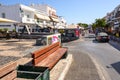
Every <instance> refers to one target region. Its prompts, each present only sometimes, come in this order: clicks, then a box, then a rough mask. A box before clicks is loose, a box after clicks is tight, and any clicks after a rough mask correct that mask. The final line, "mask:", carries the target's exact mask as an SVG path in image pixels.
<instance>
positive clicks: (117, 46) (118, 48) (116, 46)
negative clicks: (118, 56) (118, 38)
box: [109, 41, 120, 51]
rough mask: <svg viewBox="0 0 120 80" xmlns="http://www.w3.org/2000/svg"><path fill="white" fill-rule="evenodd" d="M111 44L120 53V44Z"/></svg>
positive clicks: (110, 42)
mask: <svg viewBox="0 0 120 80" xmlns="http://www.w3.org/2000/svg"><path fill="white" fill-rule="evenodd" d="M109 44H110V45H111V46H113V47H114V48H116V49H117V50H119V51H120V43H117V42H114V41H109Z"/></svg>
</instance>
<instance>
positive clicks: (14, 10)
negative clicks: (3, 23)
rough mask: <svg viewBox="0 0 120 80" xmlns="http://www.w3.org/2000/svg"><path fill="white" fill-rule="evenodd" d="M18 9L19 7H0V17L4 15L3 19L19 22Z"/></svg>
mask: <svg viewBox="0 0 120 80" xmlns="http://www.w3.org/2000/svg"><path fill="white" fill-rule="evenodd" d="M19 10H20V7H19V5H10V6H6V5H5V6H0V17H2V13H5V18H8V19H12V20H16V21H20V20H21V18H20V12H19Z"/></svg>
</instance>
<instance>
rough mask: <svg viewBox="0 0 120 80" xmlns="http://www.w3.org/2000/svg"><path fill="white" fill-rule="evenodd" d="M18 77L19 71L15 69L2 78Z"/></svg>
mask: <svg viewBox="0 0 120 80" xmlns="http://www.w3.org/2000/svg"><path fill="white" fill-rule="evenodd" d="M16 77H17V71H16V70H14V71H12V72H10V73H9V74H7V75H5V76H4V77H2V78H1V79H0V80H13V79H15V78H16Z"/></svg>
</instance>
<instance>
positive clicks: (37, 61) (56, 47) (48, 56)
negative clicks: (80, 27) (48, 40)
mask: <svg viewBox="0 0 120 80" xmlns="http://www.w3.org/2000/svg"><path fill="white" fill-rule="evenodd" d="M65 55H67V48H62V47H61V45H60V42H56V43H54V44H51V45H49V46H46V47H44V48H42V49H39V50H37V51H35V52H33V53H32V58H33V61H32V64H33V65H34V66H43V67H49V69H52V68H53V67H54V65H55V64H56V63H57V62H58V61H59V60H60V59H61V58H62V57H63V56H65Z"/></svg>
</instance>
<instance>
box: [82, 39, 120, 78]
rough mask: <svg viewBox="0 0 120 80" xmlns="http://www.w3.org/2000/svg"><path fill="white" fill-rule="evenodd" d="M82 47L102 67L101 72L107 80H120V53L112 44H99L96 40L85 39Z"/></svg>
mask: <svg viewBox="0 0 120 80" xmlns="http://www.w3.org/2000/svg"><path fill="white" fill-rule="evenodd" d="M113 44H114V43H113ZM118 44H120V43H118ZM114 45H116V44H114ZM80 46H81V47H82V49H83V50H85V51H87V52H88V54H89V55H90V56H92V58H93V59H94V60H95V62H97V64H99V65H100V66H101V67H102V68H101V72H103V76H104V77H105V78H106V80H120V51H119V50H118V49H116V48H115V47H114V46H113V45H111V44H110V43H102V42H97V41H95V40H94V38H85V41H84V43H81V44H80Z"/></svg>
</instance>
